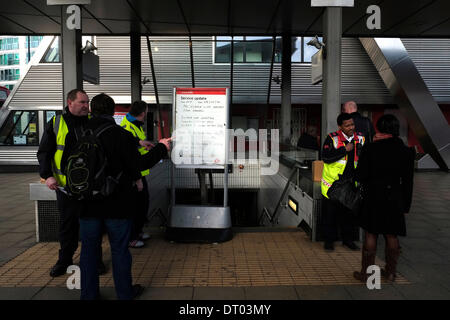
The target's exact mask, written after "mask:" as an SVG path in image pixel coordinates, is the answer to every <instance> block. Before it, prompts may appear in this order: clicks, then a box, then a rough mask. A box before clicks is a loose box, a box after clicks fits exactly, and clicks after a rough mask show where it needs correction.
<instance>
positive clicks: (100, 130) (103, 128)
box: [94, 123, 116, 138]
mask: <svg viewBox="0 0 450 320" xmlns="http://www.w3.org/2000/svg"><path fill="white" fill-rule="evenodd" d="M115 126H116V124H112V123H105V124H104V125H101V126H100V127H98V128H97V129H95V131H94V134H95V137H96V138H98V137H100V135H101V134H102V133H103V132H105V131H106V130H108V129H110V128H112V127H115Z"/></svg>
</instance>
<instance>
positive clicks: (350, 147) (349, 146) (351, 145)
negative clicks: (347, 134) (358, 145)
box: [345, 141, 355, 152]
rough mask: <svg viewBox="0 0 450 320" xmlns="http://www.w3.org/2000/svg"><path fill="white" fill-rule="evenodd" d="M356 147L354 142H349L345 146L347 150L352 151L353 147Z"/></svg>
mask: <svg viewBox="0 0 450 320" xmlns="http://www.w3.org/2000/svg"><path fill="white" fill-rule="evenodd" d="M354 147H355V145H354V144H353V141H352V142H349V143H347V145H346V146H345V150H347V152H350V151H352V150H353V148H354Z"/></svg>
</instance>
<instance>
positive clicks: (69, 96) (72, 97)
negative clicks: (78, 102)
mask: <svg viewBox="0 0 450 320" xmlns="http://www.w3.org/2000/svg"><path fill="white" fill-rule="evenodd" d="M78 92H81V93H82V94H85V95H87V93H86V91H84V90H83V89H72V90H70V91H69V92H68V93H67V100H70V101H74V100H75V99H76V98H77V94H78Z"/></svg>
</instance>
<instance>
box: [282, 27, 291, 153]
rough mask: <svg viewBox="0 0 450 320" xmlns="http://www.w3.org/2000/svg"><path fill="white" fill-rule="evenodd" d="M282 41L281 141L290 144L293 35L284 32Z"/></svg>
mask: <svg viewBox="0 0 450 320" xmlns="http://www.w3.org/2000/svg"><path fill="white" fill-rule="evenodd" d="M282 43H283V45H282V54H281V80H282V82H281V110H280V142H281V143H283V144H288V145H289V144H290V139H291V55H292V41H291V35H290V34H284V35H283V38H282Z"/></svg>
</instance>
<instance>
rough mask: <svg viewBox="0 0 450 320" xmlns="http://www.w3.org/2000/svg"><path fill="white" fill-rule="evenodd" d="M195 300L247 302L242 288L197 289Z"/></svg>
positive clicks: (195, 290)
mask: <svg viewBox="0 0 450 320" xmlns="http://www.w3.org/2000/svg"><path fill="white" fill-rule="evenodd" d="M193 300H245V290H244V288H242V287H236V288H233V287H231V288H230V287H195V288H194V296H193Z"/></svg>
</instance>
